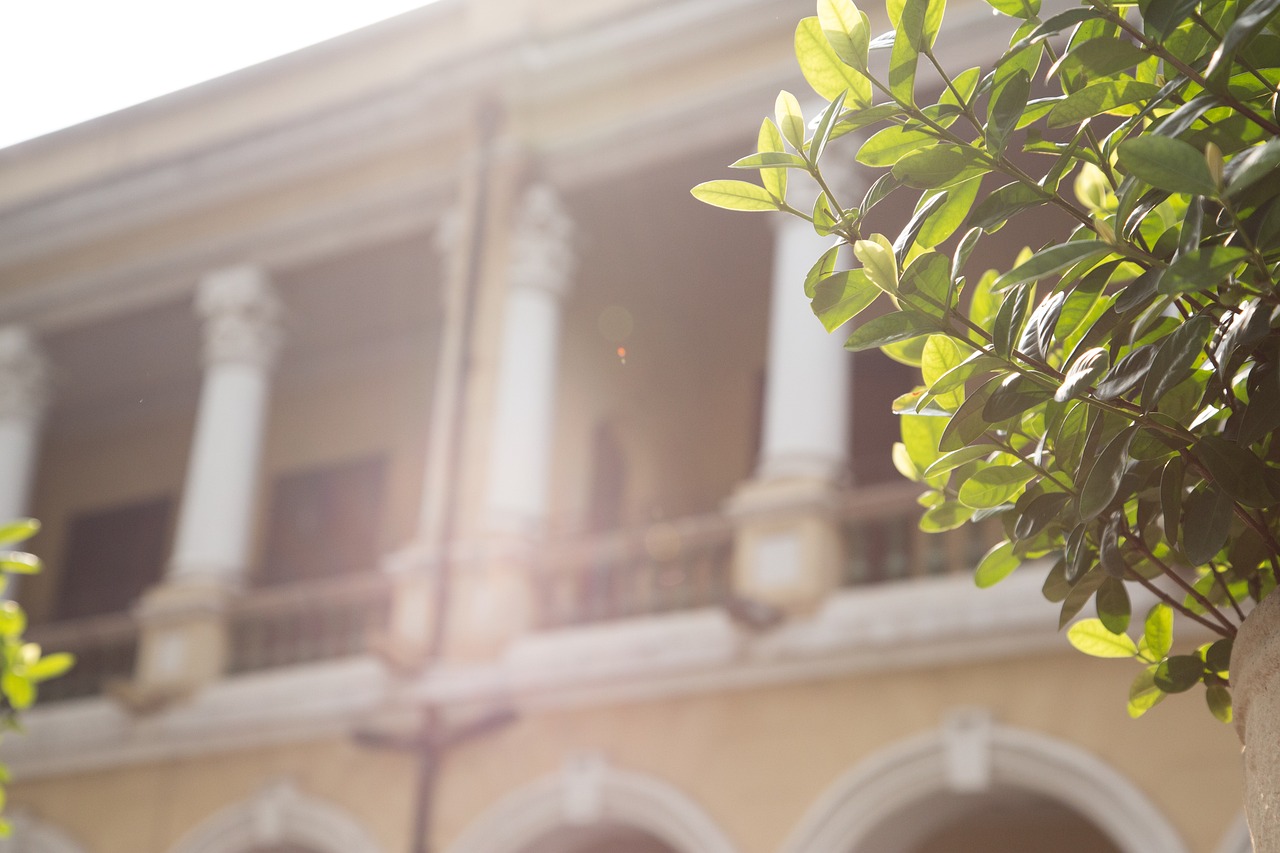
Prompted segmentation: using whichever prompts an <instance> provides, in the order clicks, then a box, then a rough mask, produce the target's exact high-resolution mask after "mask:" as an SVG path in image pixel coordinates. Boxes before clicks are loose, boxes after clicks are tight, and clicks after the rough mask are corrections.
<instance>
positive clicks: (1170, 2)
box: [1138, 0, 1199, 41]
mask: <svg viewBox="0 0 1280 853" xmlns="http://www.w3.org/2000/svg"><path fill="white" fill-rule="evenodd" d="M1198 2H1199V0H1139V3H1138V7H1139V8H1140V9H1141V10H1142V29H1143V31H1144V32H1145V33H1146V34H1147V35H1149V36H1152V37H1154V38H1155V39H1156V40H1157V41H1163V40H1164V39H1166V38H1168V37H1169V35H1170V34H1172V33H1173V31H1174V30H1176V29H1177V28H1178V25H1179V24H1181V23H1182V22H1183V21H1185V20H1186V19H1187V18H1189V17H1190V16H1191V13H1192V12H1194V11H1195V9H1196V5H1197V3H1198Z"/></svg>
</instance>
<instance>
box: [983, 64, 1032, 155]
mask: <svg viewBox="0 0 1280 853" xmlns="http://www.w3.org/2000/svg"><path fill="white" fill-rule="evenodd" d="M1030 94H1031V76H1030V75H1029V74H1028V73H1027V72H1026V70H1025V69H1021V68H1019V69H1017V70H1016V71H1015V72H1014V73H1013V75H1012V76H1011V77H1009V78H1008V79H1007V80H1006V81H1005V82H1004V85H1003V86H1001V87H1000V88H999V89H998V90H997V91H996V93H995V94H994V95H993V96H992V98H991V107H990V110H989V111H988V113H987V126H986V140H987V150H988V151H990V152H991V154H992V156H994V157H999V156H1000V155H1002V154H1003V153H1004V149H1005V144H1006V143H1007V142H1008V141H1009V134H1010V133H1012V132H1013V130H1014V128H1016V127H1017V126H1018V120H1019V119H1020V118H1022V111H1023V110H1024V109H1026V107H1027V96H1028V95H1030Z"/></svg>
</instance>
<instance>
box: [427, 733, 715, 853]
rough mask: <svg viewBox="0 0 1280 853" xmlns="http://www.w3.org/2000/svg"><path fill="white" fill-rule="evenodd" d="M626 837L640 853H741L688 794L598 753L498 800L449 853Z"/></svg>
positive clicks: (506, 851)
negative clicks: (624, 767) (629, 769)
mask: <svg viewBox="0 0 1280 853" xmlns="http://www.w3.org/2000/svg"><path fill="white" fill-rule="evenodd" d="M619 839H620V840H621V841H622V842H625V843H626V844H628V845H631V848H632V849H634V850H635V853H668V851H669V853H737V848H736V847H735V846H734V845H733V843H732V842H730V841H729V839H728V837H727V836H726V835H725V834H724V832H723V831H722V830H721V829H720V828H719V827H718V826H717V825H716V824H715V822H714V821H712V820H711V818H710V817H708V816H707V814H706V813H705V812H704V811H703V810H702V808H701V807H700V806H698V804H697V803H695V802H694V801H693V800H692V799H691V798H690V797H688V796H687V795H686V794H684V793H682V792H681V791H680V790H678V789H677V788H675V787H674V786H672V785H670V784H668V783H666V782H663V781H662V780H660V779H656V778H654V777H652V776H648V775H645V774H642V773H634V772H631V771H627V770H621V769H619V768H616V767H612V766H610V765H609V764H608V763H606V762H605V761H604V760H603V758H601V757H600V756H598V755H582V756H576V757H574V758H572V759H570V760H569V761H568V762H567V763H566V765H565V767H564V769H563V770H562V771H561V772H560V773H558V774H555V775H553V776H548V777H546V778H544V779H541V780H539V781H537V782H534V783H532V784H529V785H527V786H525V787H524V788H521V789H520V790H518V791H516V792H514V793H512V794H510V795H508V796H507V797H505V798H503V799H502V800H500V801H498V802H497V803H496V804H495V805H494V806H492V807H491V808H489V809H488V810H487V811H485V812H484V813H483V814H481V815H480V817H479V818H478V819H476V820H475V821H474V822H473V823H472V824H471V826H469V827H468V828H467V829H466V830H465V831H464V832H463V833H462V835H461V836H460V837H459V838H458V839H457V840H456V841H454V842H453V844H451V845H450V846H449V847H448V848H446V853H543V848H544V847H546V849H547V850H548V851H549V850H555V851H557V853H559V851H561V850H566V849H567V850H574V851H576V850H577V849H581V850H583V851H584V853H585V851H589V850H592V849H594V848H593V847H592V846H591V845H592V844H593V843H594V844H597V845H598V844H601V843H606V842H607V845H611V844H614V843H617V842H619ZM547 845H551V846H547ZM557 845H558V846H557ZM574 845H577V846H576V847H575V846H574ZM607 845H606V846H607ZM607 849H615V848H614V847H611V846H609V847H608V848H607ZM623 849H626V848H623Z"/></svg>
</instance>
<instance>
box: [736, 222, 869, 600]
mask: <svg viewBox="0 0 1280 853" xmlns="http://www.w3.org/2000/svg"><path fill="white" fill-rule="evenodd" d="M831 245H832V240H831V239H829V238H822V237H819V236H818V235H817V234H816V233H815V232H814V230H813V228H812V226H810V225H809V223H807V222H804V221H803V220H799V219H794V218H791V217H787V218H784V219H780V220H779V221H778V222H777V224H776V231H775V243H774V257H773V286H772V291H771V296H770V313H769V343H768V358H767V361H766V371H765V396H764V412H763V425H762V427H763V428H762V440H761V448H760V458H759V460H758V462H757V467H756V473H755V476H754V477H753V478H752V479H751V480H750V481H748V482H746V483H744V484H743V485H742V486H741V487H739V489H738V491H737V493H736V494H735V495H734V496H733V498H731V499H730V502H729V506H728V510H729V512H730V514H732V515H734V516H735V517H736V519H737V521H738V532H737V536H736V541H735V556H734V584H735V592H736V593H737V594H738V595H739V596H742V597H744V598H747V599H751V600H754V601H758V602H763V603H766V604H769V605H773V606H777V607H781V608H784V609H786V610H793V611H794V610H806V609H809V608H811V607H813V606H814V605H816V604H817V603H818V602H819V601H820V600H821V599H822V597H823V596H825V595H826V593H827V592H829V591H830V590H831V589H832V588H833V587H834V585H835V584H836V583H837V582H838V579H839V574H840V563H841V561H842V560H843V550H844V549H843V544H842V536H841V529H840V524H839V520H838V518H837V508H838V506H837V505H838V499H839V488H840V487H841V486H842V485H844V483H845V481H846V479H847V470H848V429H849V414H850V411H849V384H850V374H849V371H850V369H851V367H852V361H851V356H850V354H849V353H848V352H846V351H845V350H844V348H843V346H842V344H843V341H844V337H843V336H842V335H840V334H834V335H831V334H828V333H827V332H826V330H825V329H823V328H822V324H821V323H820V322H819V321H818V319H817V318H816V317H814V316H813V312H812V310H811V309H810V307H809V301H808V299H806V298H805V295H804V286H803V284H804V278H805V274H806V273H807V272H808V271H809V268H810V267H811V266H812V265H813V264H814V262H815V261H817V259H818V257H819V256H820V255H821V254H822V253H823V252H824V251H826V250H827V249H828V248H830V247H831Z"/></svg>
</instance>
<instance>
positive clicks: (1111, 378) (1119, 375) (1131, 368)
mask: <svg viewBox="0 0 1280 853" xmlns="http://www.w3.org/2000/svg"><path fill="white" fill-rule="evenodd" d="M1155 357H1156V348H1155V346H1154V345H1153V344H1144V345H1143V346H1140V347H1138V348H1137V349H1135V350H1132V351H1131V352H1129V354H1128V355H1126V356H1124V357H1123V358H1121V359H1120V360H1119V361H1117V362H1116V364H1115V367H1113V368H1111V369H1110V370H1109V371H1107V375H1106V376H1105V377H1104V378H1103V380H1102V381H1101V382H1099V383H1098V387H1097V391H1096V393H1095V396H1096V397H1097V398H1098V399H1099V400H1114V399H1115V398H1116V397H1119V396H1120V395H1121V394H1124V393H1125V392H1127V391H1128V390H1129V389H1131V388H1134V387H1136V386H1137V384H1138V383H1139V382H1142V381H1144V380H1145V379H1146V376H1147V371H1148V370H1150V369H1151V362H1152V361H1153V360H1154V359H1155Z"/></svg>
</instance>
